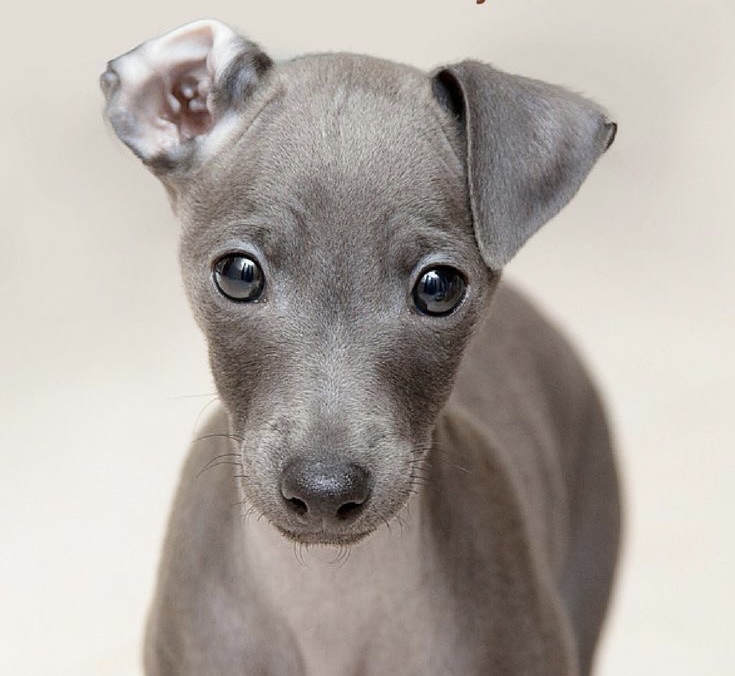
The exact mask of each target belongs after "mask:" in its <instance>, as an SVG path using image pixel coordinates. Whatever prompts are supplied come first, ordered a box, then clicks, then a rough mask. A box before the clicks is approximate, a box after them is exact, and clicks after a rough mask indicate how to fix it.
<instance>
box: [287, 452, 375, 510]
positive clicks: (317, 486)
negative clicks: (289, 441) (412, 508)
mask: <svg viewBox="0 0 735 676" xmlns="http://www.w3.org/2000/svg"><path fill="white" fill-rule="evenodd" d="M281 494H282V495H283V497H284V499H285V501H286V506H287V508H288V509H289V511H290V512H292V513H293V514H296V515H298V516H299V517H301V518H302V520H305V521H308V522H314V523H320V522H324V523H325V524H326V523H333V524H336V523H344V522H347V521H351V520H353V519H354V518H355V517H356V516H357V515H358V514H359V513H360V512H361V511H362V508H363V506H364V505H365V503H366V502H367V499H368V497H369V496H370V473H369V472H368V471H367V470H366V469H365V468H364V467H361V466H360V465H356V464H355V463H351V462H323V461H317V460H295V461H293V462H291V463H289V464H288V465H287V466H286V468H285V469H284V471H283V475H282V477H281Z"/></svg>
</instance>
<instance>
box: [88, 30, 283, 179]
mask: <svg viewBox="0 0 735 676" xmlns="http://www.w3.org/2000/svg"><path fill="white" fill-rule="evenodd" d="M271 65H272V62H271V60H270V58H269V57H268V56H267V55H266V54H264V53H263V52H262V51H261V50H260V49H259V47H258V46H257V45H255V44H254V43H252V42H249V41H248V40H246V39H245V38H243V37H241V36H239V35H237V34H236V33H235V32H234V31H233V30H232V29H231V28H229V27H228V26H226V25H225V24H223V23H220V22H219V21H213V20H202V21H195V22H193V23H189V24H187V25H185V26H182V27H181V28H177V29H176V30H173V31H171V32H170V33H166V34H165V35H162V36H160V37H158V38H154V39H153V40H149V41H148V42H144V43H143V44H141V45H139V46H138V47H136V48H135V49H133V50H132V51H130V52H127V53H126V54H123V55H122V56H119V57H118V58H116V59H114V60H113V61H110V62H109V63H108V65H107V70H106V71H105V73H103V74H102V76H101V78H100V83H101V86H102V90H103V92H104V94H105V97H106V99H107V107H106V110H105V112H106V114H107V117H108V119H109V120H110V122H111V123H112V126H113V128H114V129H115V133H116V134H117V135H118V137H119V138H120V140H121V141H122V142H123V143H125V144H126V145H127V146H128V147H129V148H130V149H131V150H132V151H133V152H134V153H135V154H136V155H137V156H138V157H140V159H141V160H143V162H144V163H145V164H146V165H148V166H149V167H150V168H151V169H153V170H154V171H155V172H156V173H159V174H163V173H167V172H169V171H172V170H175V169H181V168H188V167H189V166H191V164H192V163H193V161H194V159H195V157H196V154H197V151H198V150H199V149H200V148H201V146H202V145H203V143H204V142H206V140H207V139H208V138H210V137H212V136H214V134H213V131H214V130H215V129H217V130H218V131H222V127H223V126H226V121H227V118H228V116H229V115H230V114H231V113H234V112H236V111H237V109H238V108H239V107H240V106H242V104H244V103H245V102H246V101H247V99H248V97H249V96H250V95H251V94H252V92H253V90H254V88H255V86H256V85H257V84H258V82H259V80H260V79H261V78H263V76H264V75H265V74H266V72H267V71H268V69H269V68H270V66H271Z"/></svg>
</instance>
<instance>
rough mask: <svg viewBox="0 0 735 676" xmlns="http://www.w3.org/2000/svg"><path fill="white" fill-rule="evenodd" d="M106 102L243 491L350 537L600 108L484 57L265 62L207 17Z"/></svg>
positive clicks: (134, 69) (600, 120) (577, 158)
mask: <svg viewBox="0 0 735 676" xmlns="http://www.w3.org/2000/svg"><path fill="white" fill-rule="evenodd" d="M102 87H103V90H104V91H105V94H106V97H107V115H108V117H109V119H110V121H111V123H112V125H113V127H114V129H115V131H116V133H117V134H118V136H119V137H120V139H121V140H122V141H123V142H124V143H126V144H127V145H128V146H129V147H130V148H131V149H132V150H133V152H134V153H135V154H136V155H137V156H138V157H140V158H141V160H142V161H143V162H144V163H145V164H146V165H147V166H148V167H149V168H150V169H151V170H152V171H153V172H154V173H155V174H156V175H157V176H158V177H159V178H160V179H161V181H162V182H163V183H164V185H165V187H166V189H167V191H168V193H169V196H170V199H171V202H172V205H173V208H174V210H175V212H176V214H177V216H178V217H179V219H180V221H181V223H182V237H181V248H180V259H181V266H182V271H183V278H184V281H185V286H186V290H187V293H188V296H189V299H190V301H191V305H192V308H193V310H194V314H195V316H196V318H197V321H198V323H199V325H200V326H201V328H202V330H203V331H204V333H205V335H206V337H207V341H208V344H209V353H210V361H211V367H212V371H213V374H214V378H215V382H216V384H217V388H218V391H219V394H220V397H221V399H222V402H223V404H224V406H225V408H226V410H227V412H228V414H229V418H230V422H231V427H232V432H233V435H234V436H235V437H236V438H238V439H239V440H240V441H239V449H238V452H239V453H241V455H242V464H243V468H244V473H245V475H246V477H247V478H246V479H244V480H243V481H242V491H243V492H244V497H245V498H246V500H247V502H248V503H249V504H250V505H252V506H254V507H255V508H256V509H257V510H258V511H259V512H261V513H262V514H263V515H265V516H266V517H267V518H268V519H269V520H270V521H271V523H272V524H273V525H274V526H275V527H277V528H278V529H279V530H281V531H282V532H283V533H284V534H286V535H287V536H289V537H291V538H293V539H295V540H297V541H299V542H303V543H327V544H328V543H331V544H349V543H352V542H356V541H357V540H359V539H360V538H362V537H364V536H365V535H367V534H368V533H370V532H372V531H373V530H375V528H377V527H378V526H379V525H380V524H382V523H384V522H386V521H387V520H389V519H391V518H392V517H393V516H394V515H395V514H396V513H397V512H398V510H400V508H401V507H402V506H403V505H404V504H405V502H406V500H407V498H408V496H409V494H410V493H411V491H412V489H413V487H414V483H415V479H416V477H417V473H418V471H419V466H420V463H421V462H422V459H423V458H424V456H425V454H426V452H427V450H428V449H429V447H430V445H431V441H432V438H431V437H432V429H433V427H434V423H435V420H436V418H437V416H438V414H439V411H440V410H441V408H442V406H443V405H444V403H445V402H446V399H447V397H448V396H449V392H450V390H451V386H452V382H453V378H454V375H455V372H456V370H457V367H458V365H459V361H460V359H461V356H462V353H463V349H464V346H465V344H466V342H467V340H468V338H469V337H470V335H471V334H472V329H473V327H474V326H475V324H476V323H477V322H478V320H479V319H480V317H482V315H483V310H484V308H485V306H486V304H487V302H488V300H489V298H490V296H491V294H492V290H493V288H494V286H495V283H496V281H497V279H498V277H499V274H500V270H501V268H502V267H503V266H504V265H505V263H506V262H507V261H508V260H509V259H510V258H511V257H512V256H513V255H514V253H515V252H516V251H517V250H518V248H519V247H520V246H521V245H522V244H523V243H524V242H525V240H526V239H527V238H528V237H530V236H531V235H532V234H533V232H535V231H536V230H537V229H538V228H539V227H540V226H541V225H542V224H543V223H544V222H545V221H546V220H548V219H549V218H551V217H552V216H553V215H554V214H555V213H556V212H557V211H558V210H559V209H561V207H562V206H564V204H565V203H566V202H567V201H568V200H569V199H570V198H571V197H572V196H573V195H574V193H575V192H576V191H577V189H578V188H579V186H580V184H581V183H582V181H583V180H584V178H585V176H586V175H587V173H588V172H589V170H590V169H591V168H592V166H593V164H594V162H595V161H596V160H597V158H598V157H599V155H600V154H601V153H602V152H604V150H605V149H606V148H607V147H608V146H609V144H610V143H611V141H612V138H613V135H614V131H615V127H614V125H613V124H611V123H609V122H607V120H606V119H605V116H604V114H603V112H602V111H601V110H600V109H599V108H598V107H597V106H595V105H594V104H593V103H591V102H589V101H587V100H585V99H583V98H581V97H579V96H576V95H574V94H571V93H569V92H567V91H564V90H562V89H560V88H558V87H554V86H551V85H546V84H543V83H540V82H537V81H534V80H528V79H525V78H521V77H517V76H512V75H508V74H505V73H502V72H500V71H498V70H496V69H494V68H492V67H491V66H488V65H485V64H481V63H476V62H463V63H460V64H456V65H453V66H448V67H445V68H442V69H439V70H438V71H436V72H435V73H432V74H426V73H423V72H421V71H419V70H416V69H414V68H410V67H408V66H404V65H399V64H395V63H390V62H387V61H383V60H379V59H375V58H370V57H365V56H355V55H348V54H325V55H312V56H306V57H302V58H298V59H294V60H291V61H286V62H282V63H278V64H276V63H274V62H273V61H272V60H271V59H270V58H269V57H268V56H267V55H266V54H265V53H264V52H263V51H261V49H260V48H259V47H258V46H257V45H255V44H254V43H252V42H250V41H248V40H246V39H245V38H243V37H241V36H239V35H237V34H236V33H234V32H233V31H232V30H231V29H230V28H228V27H227V26H225V25H223V24H221V23H219V22H216V21H198V22H195V23H193V24H189V25H187V26H184V27H182V28H180V29H177V30H175V31H173V32H171V33H168V34H167V35H164V36H162V37H159V38H157V39H154V40H151V41H149V42H146V43H144V44H142V45H141V46H139V47H137V48H136V49H134V50H133V51H131V52H129V53H127V54H125V55H123V56H121V57H119V58H118V59H115V60H113V61H111V62H110V64H109V67H108V69H107V72H106V73H104V74H103V76H102Z"/></svg>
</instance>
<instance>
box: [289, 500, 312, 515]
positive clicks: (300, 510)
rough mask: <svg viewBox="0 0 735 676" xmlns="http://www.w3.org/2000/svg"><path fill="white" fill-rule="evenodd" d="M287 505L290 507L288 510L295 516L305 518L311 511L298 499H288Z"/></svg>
mask: <svg viewBox="0 0 735 676" xmlns="http://www.w3.org/2000/svg"><path fill="white" fill-rule="evenodd" d="M286 504H287V505H288V508H289V509H290V510H291V511H292V512H293V513H294V514H298V516H304V515H305V514H306V513H307V512H308V511H309V508H308V507H307V506H306V503H305V502H304V501H303V500H299V499H298V498H286Z"/></svg>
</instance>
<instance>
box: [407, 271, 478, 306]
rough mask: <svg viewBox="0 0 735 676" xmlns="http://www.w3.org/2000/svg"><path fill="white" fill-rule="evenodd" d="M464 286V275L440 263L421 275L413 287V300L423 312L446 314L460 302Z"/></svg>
mask: <svg viewBox="0 0 735 676" xmlns="http://www.w3.org/2000/svg"><path fill="white" fill-rule="evenodd" d="M466 288H467V285H466V282H465V280H464V277H463V276H462V275H461V273H460V272H459V271H458V270H455V269H454V268H452V267H449V266H448V265H442V266H438V267H436V268H431V269H429V270H426V271H425V272H424V273H423V274H422V275H421V277H420V278H419V280H418V282H416V286H415V287H414V289H413V301H414V303H415V305H416V307H417V308H418V310H419V311H420V312H422V313H424V314H427V315H434V316H441V315H448V314H450V313H451V312H453V311H454V310H455V309H456V308H457V307H458V306H459V304H460V303H461V302H462V299H463V298H464V296H465V291H466Z"/></svg>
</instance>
